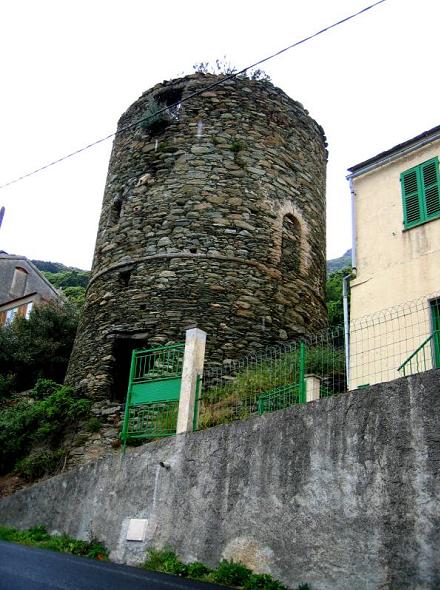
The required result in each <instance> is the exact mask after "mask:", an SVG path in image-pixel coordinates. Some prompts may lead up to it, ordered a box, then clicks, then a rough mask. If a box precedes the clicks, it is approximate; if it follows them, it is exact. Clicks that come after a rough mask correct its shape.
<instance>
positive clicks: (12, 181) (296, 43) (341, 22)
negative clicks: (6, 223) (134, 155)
mask: <svg viewBox="0 0 440 590" xmlns="http://www.w3.org/2000/svg"><path fill="white" fill-rule="evenodd" d="M386 1H387V0H378V1H377V2H374V3H373V4H370V5H369V6H366V7H365V8H362V9H361V10H359V11H358V12H354V13H353V14H350V15H349V16H346V17H345V18H343V19H341V20H339V21H337V22H335V23H333V24H331V25H329V26H327V27H324V28H323V29H320V30H319V31H317V32H316V33H313V34H312V35H309V36H308V37H304V38H303V39H300V40H299V41H296V42H295V43H292V44H291V45H288V46H287V47H284V48H283V49H280V50H279V51H277V52H275V53H272V54H271V55H269V56H267V57H264V58H263V59H260V60H259V61H257V62H255V63H254V64H252V65H250V66H247V67H246V68H243V69H242V70H240V71H238V72H233V73H231V74H227V75H226V76H225V77H223V78H222V79H221V80H218V81H217V82H214V83H213V84H210V85H208V86H205V87H204V88H203V89H201V90H197V91H195V92H192V93H191V94H188V95H187V96H185V98H183V99H182V100H180V101H178V102H176V103H174V104H171V105H167V106H166V107H163V108H162V109H159V110H157V111H156V112H155V113H154V114H152V115H149V116H148V117H143V118H142V119H138V120H137V121H134V122H133V123H130V124H129V125H126V126H125V127H122V128H121V129H118V130H117V131H115V132H114V133H110V134H109V135H106V136H105V137H102V138H101V139H97V140H96V141H93V142H92V143H89V144H88V145H85V146H84V147H82V148H79V149H78V150H75V151H74V152H71V153H70V154H67V155H65V156H62V157H61V158H57V159H56V160H53V161H52V162H50V163H49V164H45V165H44V166H41V167H40V168H36V169H35V170H32V172H28V173H27V174H23V175H22V176H19V177H18V178H15V179H14V180H10V181H9V182H6V183H5V184H2V185H0V190H1V189H3V188H6V187H7V186H10V185H11V184H15V183H17V182H20V181H21V180H24V179H25V178H29V176H33V175H34V174H38V173H39V172H42V171H43V170H46V169H47V168H50V167H51V166H55V164H59V163H60V162H63V161H64V160H68V159H69V158H73V157H74V156H77V155H78V154H80V153H82V152H85V151H86V150H88V149H90V148H92V147H94V146H96V145H98V144H100V143H103V142H104V141H107V140H109V139H111V138H112V137H116V135H118V134H119V133H122V132H123V131H127V129H131V128H132V127H137V126H138V125H140V124H141V123H144V122H145V121H148V120H149V119H151V118H152V117H156V116H157V115H159V114H161V113H164V112H166V111H168V110H169V109H172V108H173V107H177V106H178V105H179V104H182V103H184V102H187V101H188V100H190V99H192V98H194V97H196V96H199V95H200V94H202V93H203V92H206V91H207V90H211V89H212V88H216V87H217V86H220V85H221V84H224V83H225V82H227V81H228V80H231V79H233V78H236V77H237V76H240V75H242V74H245V73H246V71H247V70H251V69H253V68H256V67H257V66H260V65H261V64H263V63H266V62H267V61H269V60H271V59H274V58H275V57H278V56H279V55H281V54H282V53H285V52H286V51H289V50H290V49H293V48H294V47H298V46H299V45H302V44H303V43H306V42H307V41H311V40H312V39H314V38H315V37H318V36H319V35H322V34H323V33H326V32H327V31H330V30H331V29H334V28H335V27H338V26H339V25H342V24H344V23H346V22H348V21H350V20H352V19H354V18H356V17H357V16H360V15H361V14H363V13H365V12H367V11H368V10H371V9H372V8H375V7H376V6H378V5H379V4H383V3H384V2H386Z"/></svg>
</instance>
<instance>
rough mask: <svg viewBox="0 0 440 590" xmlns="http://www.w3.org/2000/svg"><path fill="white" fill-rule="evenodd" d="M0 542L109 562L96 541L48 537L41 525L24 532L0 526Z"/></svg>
mask: <svg viewBox="0 0 440 590" xmlns="http://www.w3.org/2000/svg"><path fill="white" fill-rule="evenodd" d="M0 540H2V541H10V542H12V543H20V545H30V546H32V547H39V548H40V549H50V550H51V551H58V552H59V553H70V554H71V555H78V556H81V557H88V558H89V559H98V560H100V561H108V560H109V559H108V550H107V548H106V547H105V545H103V544H102V543H100V542H99V541H97V540H96V539H92V540H91V541H81V540H78V539H73V538H72V537H69V536H68V535H49V533H48V532H47V530H46V528H45V527H44V526H42V525H38V526H34V527H32V528H30V529H27V530H24V531H19V530H18V529H14V528H12V527H4V526H0Z"/></svg>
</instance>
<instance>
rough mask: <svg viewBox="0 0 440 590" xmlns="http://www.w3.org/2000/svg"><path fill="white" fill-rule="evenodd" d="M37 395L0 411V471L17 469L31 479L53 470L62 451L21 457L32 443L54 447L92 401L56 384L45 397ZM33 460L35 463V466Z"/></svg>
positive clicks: (5, 471) (86, 410)
mask: <svg viewBox="0 0 440 590" xmlns="http://www.w3.org/2000/svg"><path fill="white" fill-rule="evenodd" d="M49 387H52V385H49ZM40 390H41V386H40ZM40 395H41V397H42V398H43V399H38V400H36V401H31V400H28V399H23V400H21V401H19V402H18V403H17V404H15V405H14V406H10V407H8V408H6V409H5V410H3V411H2V412H1V413H0V474H4V473H8V472H9V471H10V470H11V469H13V468H16V469H19V470H20V471H21V472H22V473H23V475H25V476H26V477H28V478H29V479H33V478H34V477H39V474H40V473H41V472H44V473H43V475H44V474H46V473H49V472H52V471H50V469H56V468H57V466H58V465H59V462H60V461H61V458H62V453H61V451H60V452H59V453H58V454H57V453H52V454H50V453H48V454H44V453H41V454H40V455H38V454H37V455H36V456H32V455H31V456H30V457H29V461H24V462H23V461H22V460H23V459H24V458H25V457H27V455H28V454H29V453H30V451H31V449H32V447H33V446H35V445H41V444H43V443H44V445H45V446H48V447H49V448H50V450H56V449H57V446H58V445H59V443H60V440H61V439H62V436H63V435H64V432H65V429H66V427H67V426H68V425H69V424H72V423H76V422H77V421H78V420H80V419H81V418H83V417H84V416H86V415H87V414H88V413H89V411H90V405H91V402H90V401H89V400H87V399H84V398H79V397H77V396H76V395H75V393H74V391H73V390H72V389H70V388H68V387H61V386H59V387H58V389H56V390H55V391H53V392H52V393H49V394H48V395H46V396H45V394H44V393H43V392H42V391H40ZM20 462H21V463H20ZM32 462H35V466H34V467H32V465H31V463H32Z"/></svg>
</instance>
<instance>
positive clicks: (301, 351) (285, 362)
mask: <svg viewBox="0 0 440 590" xmlns="http://www.w3.org/2000/svg"><path fill="white" fill-rule="evenodd" d="M309 375H313V376H314V377H315V378H318V379H319V383H320V396H321V397H328V396H329V395H333V394H335V393H340V392H341V391H345V390H346V380H345V361H344V339H343V331H342V330H340V329H337V330H336V331H324V332H321V333H319V334H314V335H310V336H308V337H303V338H302V339H301V340H298V341H295V342H290V343H287V344H281V345H277V346H273V347H269V348H266V349H265V350H263V351H262V352H261V353H260V354H258V355H249V356H247V357H245V358H243V359H241V360H228V361H226V362H224V363H223V364H222V365H208V366H207V367H206V368H205V372H204V377H203V390H202V397H201V399H200V401H199V420H198V427H199V429H203V428H208V427H210V426H214V425H217V424H224V423H227V422H231V421H233V420H242V419H245V418H249V417H250V416H253V415H257V414H262V413H264V412H272V411H275V410H280V409H283V408H286V407H288V406H291V405H293V404H296V403H304V402H305V401H306V381H307V378H308V376H309Z"/></svg>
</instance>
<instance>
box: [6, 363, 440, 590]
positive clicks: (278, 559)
mask: <svg viewBox="0 0 440 590" xmlns="http://www.w3.org/2000/svg"><path fill="white" fill-rule="evenodd" d="M160 462H163V463H165V464H166V465H165V467H162V466H161V465H160ZM167 467H168V468H167ZM439 472H440V371H431V372H428V373H425V374H423V375H418V376H415V377H410V378H408V379H399V380H397V381H393V382H390V383H386V384H382V385H376V386H373V387H371V388H368V389H363V390H360V391H358V392H353V393H351V394H344V395H340V396H338V397H334V398H330V399H324V400H320V401H317V402H313V403H310V404H308V405H307V406H297V407H292V408H290V409H288V410H285V411H282V412H276V413H273V414H267V415H264V416H262V417H260V418H255V419H252V420H248V421H245V422H237V423H234V424H231V425H226V426H221V427H216V428H211V429H210V430H206V431H204V432H199V433H195V434H191V435H180V436H177V437H174V438H170V439H167V440H162V441H159V442H155V443H150V444H148V445H146V446H144V447H141V448H138V449H133V450H131V452H129V453H128V454H127V455H126V457H125V458H122V457H121V456H112V457H106V458H103V459H101V460H99V461H96V462H94V463H90V464H88V465H84V466H82V467H80V468H78V469H76V470H74V471H71V472H69V473H66V474H63V475H60V476H57V477H54V478H52V479H50V480H47V481H45V482H42V483H39V484H37V485H34V486H33V487H31V488H29V489H27V490H23V491H21V492H18V493H16V494H15V495H14V496H11V497H9V498H6V499H4V500H2V501H1V502H0V523H1V524H8V525H14V526H18V527H22V528H26V527H29V526H31V525H35V524H39V523H43V524H46V525H47V526H48V528H49V529H50V530H52V531H59V532H68V533H69V534H71V535H73V536H77V537H82V538H87V537H89V536H96V537H98V538H100V539H103V540H104V541H105V542H106V544H107V545H108V546H109V547H110V548H111V550H112V557H113V559H115V560H117V561H125V562H129V563H134V562H136V561H139V560H141V559H142V558H143V556H144V552H145V549H146V548H147V547H149V546H156V547H161V546H164V545H169V546H171V547H172V548H174V549H175V550H176V551H177V553H178V554H179V555H180V556H181V557H182V558H183V559H184V560H195V559H198V560H201V561H204V562H207V563H211V564H214V563H216V562H218V561H219V560H220V559H221V558H222V557H227V558H234V559H236V560H241V561H243V562H245V563H247V564H249V565H250V566H252V567H253V568H254V569H256V570H258V571H262V572H270V573H271V574H273V575H274V576H275V577H277V578H279V579H281V580H282V581H284V582H285V583H286V584H288V585H290V586H292V587H296V585H297V584H299V583H300V582H308V583H309V584H310V585H311V586H312V588H313V589H314V590H324V589H326V590H328V589H335V590H336V589H338V590H345V589H346V590H353V589H354V588H355V589H357V590H363V589H370V588H371V589H373V588H389V589H391V588H394V589H396V588H399V589H400V590H402V589H405V588H411V589H414V588H420V589H422V588H423V589H425V588H426V589H427V588H439V587H440V549H439V548H440V503H439V495H440V478H439ZM130 518H146V519H148V526H147V533H146V541H145V543H142V542H141V543H139V542H128V541H126V540H125V537H126V530H127V526H128V520H129V519H130Z"/></svg>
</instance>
